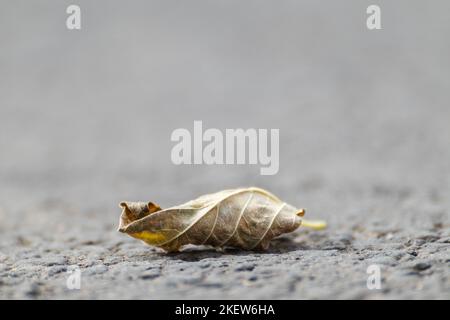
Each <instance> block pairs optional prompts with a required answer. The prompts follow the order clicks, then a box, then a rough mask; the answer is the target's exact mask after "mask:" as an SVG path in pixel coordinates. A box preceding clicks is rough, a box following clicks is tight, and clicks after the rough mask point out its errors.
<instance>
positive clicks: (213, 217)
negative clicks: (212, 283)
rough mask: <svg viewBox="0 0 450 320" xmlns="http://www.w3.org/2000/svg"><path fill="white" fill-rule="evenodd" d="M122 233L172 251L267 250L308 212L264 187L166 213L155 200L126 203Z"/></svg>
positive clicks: (211, 197) (219, 195)
mask: <svg viewBox="0 0 450 320" xmlns="http://www.w3.org/2000/svg"><path fill="white" fill-rule="evenodd" d="M120 206H121V207H122V208H123V211H122V215H121V217H120V226H119V231H121V232H124V233H127V234H128V235H130V236H132V237H134V238H137V239H140V240H143V241H144V242H146V243H147V244H149V245H153V246H157V247H160V248H162V249H164V250H166V251H169V252H172V251H178V250H179V249H180V248H181V247H182V246H184V245H186V244H194V245H211V246H213V247H225V246H227V247H236V248H241V249H246V250H256V249H267V248H268V246H269V242H270V241H271V240H272V239H273V238H274V237H276V236H279V235H281V234H283V233H287V232H292V231H294V230H295V229H297V228H298V227H299V226H300V224H301V223H302V219H301V218H300V216H303V214H304V210H303V209H297V208H295V207H293V206H291V205H289V204H287V203H285V202H282V201H281V200H280V199H278V198H277V197H276V196H274V195H273V194H271V193H269V192H267V191H265V190H262V189H259V188H241V189H233V190H224V191H220V192H217V193H214V194H208V195H204V196H201V197H199V198H197V199H195V200H192V201H189V202H187V203H185V204H182V205H180V206H175V207H171V208H168V209H164V210H161V208H160V207H159V206H157V205H155V204H154V203H152V202H149V203H146V202H122V203H121V204H120Z"/></svg>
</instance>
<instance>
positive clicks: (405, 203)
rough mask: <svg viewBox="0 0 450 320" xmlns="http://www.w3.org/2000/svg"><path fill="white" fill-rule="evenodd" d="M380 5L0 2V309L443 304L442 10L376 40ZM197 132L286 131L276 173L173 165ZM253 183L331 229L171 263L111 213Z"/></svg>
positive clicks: (447, 162) (449, 133)
mask: <svg viewBox="0 0 450 320" xmlns="http://www.w3.org/2000/svg"><path fill="white" fill-rule="evenodd" d="M72 3H76V4H78V5H80V7H81V10H82V29H81V30H80V31H69V30H67V29H66V27H65V19H66V17H67V15H66V13H65V9H66V7H67V6H68V5H69V4H72ZM373 3H375V2H373V1H357V0H354V1H331V0H330V1H320V2H318V1H234V0H233V1H213V2H211V1H206V0H201V1H200V0H194V1H189V2H187V1H172V0H171V1H127V2H124V1H94V2H92V1H84V0H77V1H56V0H55V1H37V2H33V4H30V2H28V1H3V0H2V1H0V21H1V22H0V46H1V47H0V48H1V49H0V190H1V191H0V200H1V201H0V276H1V280H0V297H1V298H23V297H25V298H80V297H81V298H150V299H152V298H168V297H169V298H183V297H186V293H187V292H189V294H190V297H191V298H379V297H388V298H398V297H401V298H418V297H428V298H444V297H447V298H449V287H450V284H449V282H450V280H449V272H448V261H449V260H448V258H449V253H448V252H449V251H448V246H449V245H448V237H449V232H448V229H449V228H448V226H449V225H448V223H449V211H448V210H449V209H448V208H449V202H450V200H449V197H448V194H449V191H450V147H449V146H450V126H449V121H450V107H449V105H450V104H449V101H450V90H449V89H450V77H449V72H450V59H449V57H450V40H449V35H450V20H449V17H450V3H449V2H448V1H432V2H423V1H395V2H392V1H376V4H378V5H380V6H381V9H382V27H383V29H382V30H378V31H377V30H376V31H369V30H367V28H366V22H365V20H366V17H367V15H366V14H365V11H366V8H367V6H368V5H370V4H373ZM194 120H202V121H203V126H204V128H205V129H206V128H219V129H222V130H225V129H226V128H244V129H245V128H266V129H270V128H276V129H280V170H279V173H278V174H277V175H275V176H261V175H260V174H259V168H260V167H259V166H258V165H253V166H246V165H241V166H237V165H235V166H206V165H204V166H189V165H181V166H175V165H173V164H172V162H171V160H170V151H171V148H172V146H173V145H174V144H173V143H172V142H171V141H170V135H171V133H172V131H173V130H174V129H176V128H187V129H189V130H192V128H193V121H194ZM252 185H256V186H260V187H263V188H267V189H269V190H270V191H272V192H273V193H275V194H277V195H278V196H280V197H281V198H282V199H284V200H285V201H287V202H289V203H292V204H294V205H297V206H299V207H306V208H307V209H308V210H307V216H309V217H310V218H318V217H320V218H324V219H326V220H328V221H329V223H330V229H329V230H328V231H325V232H322V233H307V232H306V233H302V232H300V231H299V233H298V234H296V235H293V236H291V238H292V239H291V240H290V242H289V243H288V244H286V243H284V242H282V241H281V242H280V243H278V247H277V243H275V244H274V246H275V248H274V249H273V250H274V251H271V252H270V253H268V254H260V253H257V254H253V253H250V254H244V253H237V254H236V253H234V252H231V253H230V254H225V255H219V254H216V253H214V252H212V251H206V252H200V253H198V252H194V253H193V254H192V255H191V256H189V254H186V253H183V254H182V255H181V256H170V257H167V256H165V255H161V254H160V253H159V251H158V250H154V249H151V248H147V247H145V246H143V245H142V244H141V243H139V242H137V241H134V240H132V239H129V238H127V237H126V236H125V235H122V234H118V233H116V231H115V229H116V225H117V222H118V217H119V214H120V210H119V208H118V207H117V204H118V203H119V202H120V201H122V200H130V201H138V200H143V201H146V200H152V201H154V202H156V203H158V204H160V205H161V206H162V207H168V206H172V205H175V204H179V203H181V202H185V201H187V200H190V199H191V198H193V197H196V196H198V195H201V194H203V193H209V192H214V191H218V190H220V189H224V188H233V187H238V186H252ZM277 248H280V249H277ZM411 250H412V251H411ZM414 250H415V251H414ZM297 258H298V259H297ZM370 259H375V262H374V261H372V262H374V263H379V264H381V265H383V268H384V269H383V272H384V278H383V279H384V280H383V281H384V282H383V283H384V290H380V291H376V292H372V291H368V290H367V288H366V287H365V280H366V276H367V275H366V274H365V270H366V267H367V265H368V264H370V263H371V260H370ZM377 259H378V260H377ZM366 260H367V261H366ZM377 261H378V262H377ZM418 263H426V264H427V265H426V266H428V267H426V268H422V267H421V266H420V265H419V266H417V264H418ZM73 264H76V265H79V266H80V267H81V268H82V270H83V272H84V273H83V276H84V277H85V278H84V279H85V281H84V282H83V287H82V290H79V291H69V290H67V289H66V288H65V278H66V273H65V271H66V268H67V267H68V266H69V265H73ZM203 264H204V265H207V266H206V267H203ZM246 264H250V265H251V267H248V268H247V269H246V268H244V270H240V269H239V268H240V267H239V266H241V265H246ZM179 269H182V270H181V271H180V270H179ZM421 269H423V270H421ZM264 270H266V271H264ZM267 270H269V271H267ZM148 272H150V273H151V276H148V277H146V276H145V274H146V273H148ZM153 273H154V274H153ZM142 275H144V276H142ZM252 276H256V279H253V280H252V278H251V277H252ZM174 277H175V278H174ZM177 277H178V278H177ZM211 277H212V278H211ZM174 279H175V280H174ZM292 283H294V285H292Z"/></svg>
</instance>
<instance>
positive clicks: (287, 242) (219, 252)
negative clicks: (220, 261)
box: [159, 237, 308, 262]
mask: <svg viewBox="0 0 450 320" xmlns="http://www.w3.org/2000/svg"><path fill="white" fill-rule="evenodd" d="M297 250H308V247H306V246H305V245H304V244H303V243H298V242H295V241H294V239H291V238H286V237H282V238H277V239H274V240H272V242H271V244H270V247H269V248H268V249H267V250H242V249H236V248H223V249H216V248H212V247H208V246H186V247H185V248H184V249H183V250H182V251H180V252H171V253H164V252H161V253H159V254H160V255H164V256H166V257H168V258H170V259H174V260H183V261H191V262H196V261H201V260H203V259H211V258H213V259H217V258H223V257H224V256H226V255H232V256H258V255H266V254H282V253H287V252H291V251H297Z"/></svg>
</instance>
